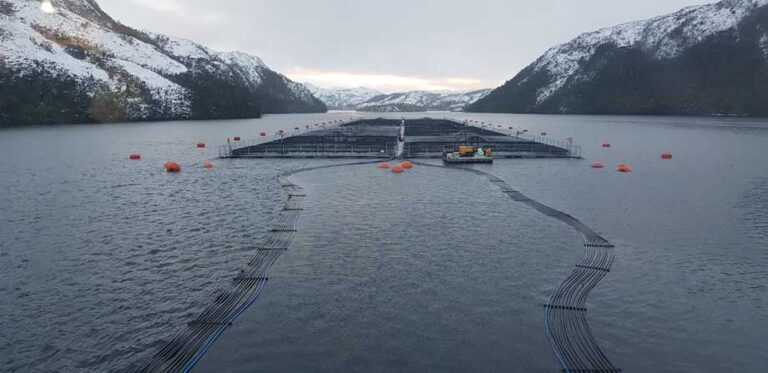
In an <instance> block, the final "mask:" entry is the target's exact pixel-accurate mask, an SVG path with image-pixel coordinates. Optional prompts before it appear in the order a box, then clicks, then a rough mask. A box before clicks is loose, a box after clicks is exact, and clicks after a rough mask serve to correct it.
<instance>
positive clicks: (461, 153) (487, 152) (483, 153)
mask: <svg viewBox="0 0 768 373" xmlns="http://www.w3.org/2000/svg"><path fill="white" fill-rule="evenodd" d="M457 148H458V149H452V150H450V151H449V150H445V151H443V162H444V163H447V164H463V163H493V149H492V148H491V147H490V146H486V147H480V146H477V147H475V146H472V145H459V146H458V147H457Z"/></svg>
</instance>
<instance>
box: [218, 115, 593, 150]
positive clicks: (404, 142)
mask: <svg viewBox="0 0 768 373" xmlns="http://www.w3.org/2000/svg"><path fill="white" fill-rule="evenodd" d="M295 128H300V127H295ZM297 131H299V130H297ZM503 131H504V130H496V129H490V128H486V127H485V124H480V123H476V122H473V121H464V122H458V121H454V120H451V119H433V118H423V119H400V120H397V119H382V118H379V119H363V120H357V121H353V122H348V123H342V124H330V125H324V127H323V128H320V129H312V128H311V127H310V128H307V130H306V131H304V132H294V133H293V134H292V135H287V134H286V133H285V132H278V133H277V134H276V135H275V136H274V137H273V138H262V139H258V140H253V141H250V142H246V143H235V144H228V145H226V146H224V147H221V148H220V149H219V154H220V157H222V158H440V157H442V155H443V153H444V152H445V151H447V150H450V151H453V150H454V149H455V148H456V147H457V146H459V145H474V146H475V147H483V148H491V149H492V150H493V154H494V157H495V158H497V159H498V158H579V157H580V156H581V148H579V147H578V146H576V145H573V144H572V143H571V142H570V141H558V140H552V139H548V138H544V137H533V136H527V135H525V134H524V133H522V132H514V133H513V131H512V130H509V131H508V132H507V133H505V132H503Z"/></svg>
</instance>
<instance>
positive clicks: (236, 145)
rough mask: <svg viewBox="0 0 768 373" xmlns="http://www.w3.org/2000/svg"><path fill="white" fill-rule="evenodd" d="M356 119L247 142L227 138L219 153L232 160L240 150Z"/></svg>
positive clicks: (317, 124)
mask: <svg viewBox="0 0 768 373" xmlns="http://www.w3.org/2000/svg"><path fill="white" fill-rule="evenodd" d="M355 120H356V119H351V118H350V119H346V120H338V121H334V122H325V123H322V124H320V123H314V124H311V125H304V126H301V127H298V129H296V128H295V127H294V129H293V130H292V131H278V132H275V133H272V134H267V135H266V136H260V137H257V138H255V139H247V140H241V141H234V140H232V139H229V138H227V144H225V145H220V146H219V147H218V153H219V158H230V157H233V156H234V153H235V152H236V151H238V150H240V149H245V148H250V147H255V146H259V145H263V144H267V143H271V142H275V141H280V140H284V139H287V138H289V137H294V136H299V135H303V134H306V133H309V132H312V131H317V130H320V129H329V128H337V127H341V126H343V125H345V124H348V123H351V122H353V121H355Z"/></svg>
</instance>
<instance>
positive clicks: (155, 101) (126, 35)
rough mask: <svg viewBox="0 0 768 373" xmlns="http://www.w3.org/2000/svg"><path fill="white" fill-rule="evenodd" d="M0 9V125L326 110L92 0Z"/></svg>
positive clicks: (10, 3)
mask: <svg viewBox="0 0 768 373" xmlns="http://www.w3.org/2000/svg"><path fill="white" fill-rule="evenodd" d="M54 5H55V7H56V11H55V12H54V13H45V12H42V11H41V9H40V1H38V0H0V41H2V43H1V44H0V92H1V93H0V95H2V96H0V109H1V110H0V125H2V124H26V123H73V122H93V121H122V120H161V119H186V118H239V117H253V116H259V115H260V114H262V113H269V112H308V111H313V112H316V111H324V110H325V106H324V105H323V104H322V103H321V102H319V101H318V100H317V99H315V98H314V97H313V96H312V94H311V93H310V92H309V91H308V90H307V89H306V88H304V87H303V86H302V85H300V84H296V83H294V82H291V81H290V80H288V79H287V78H285V77H284V76H282V75H280V74H278V73H275V72H274V71H272V70H270V69H269V68H268V67H267V66H266V65H265V64H264V63H263V62H262V61H261V60H260V59H258V58H256V57H253V56H249V55H246V54H243V53H221V52H217V51H214V50H211V49H208V48H205V47H203V46H201V45H198V44H196V43H193V42H191V41H187V40H183V39H176V38H172V37H169V36H164V35H160V34H155V33H151V32H140V31H137V30H134V29H131V28H129V27H126V26H124V25H122V24H119V23H117V22H115V21H114V20H113V19H112V18H111V17H109V15H107V14H106V13H104V12H103V11H102V10H101V9H100V8H99V6H98V4H97V3H96V2H95V1H94V0H57V1H55V2H54Z"/></svg>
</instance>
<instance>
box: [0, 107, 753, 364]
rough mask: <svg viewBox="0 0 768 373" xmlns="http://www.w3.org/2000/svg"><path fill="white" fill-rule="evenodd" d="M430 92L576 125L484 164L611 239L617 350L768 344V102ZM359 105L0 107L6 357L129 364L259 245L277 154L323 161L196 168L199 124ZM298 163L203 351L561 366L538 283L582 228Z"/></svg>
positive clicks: (254, 131)
mask: <svg viewBox="0 0 768 373" xmlns="http://www.w3.org/2000/svg"><path fill="white" fill-rule="evenodd" d="M435 115H437V116H440V117H442V116H446V115H449V116H454V117H457V118H465V117H467V118H476V119H479V120H489V121H494V122H496V123H499V124H503V125H504V127H506V126H509V125H513V126H515V127H519V128H528V129H529V130H530V131H531V132H532V133H538V132H542V131H546V132H548V133H549V135H550V136H551V137H555V138H566V137H573V138H574V140H575V142H576V143H577V144H580V145H582V146H583V147H584V151H583V155H584V158H585V160H500V161H497V162H496V163H495V164H494V165H492V166H482V167H483V169H485V170H487V171H490V172H491V173H493V174H495V175H497V176H500V177H502V178H504V179H506V180H507V181H508V182H509V183H510V184H511V185H513V186H514V187H516V188H517V189H519V190H521V191H522V192H524V193H526V194H527V195H529V196H531V197H534V198H536V199H538V200H539V201H541V202H543V203H546V204H549V205H550V206H552V207H555V208H558V209H561V210H563V211H566V212H569V213H570V214H572V215H574V216H576V217H578V218H579V219H581V220H582V221H583V222H585V223H586V224H588V225H590V226H591V227H592V228H594V229H595V230H597V231H599V232H601V233H602V234H603V235H605V236H606V237H607V238H609V239H610V240H611V241H612V242H614V243H615V244H616V245H617V248H616V254H617V260H616V263H615V264H614V268H613V271H612V272H611V273H610V274H609V275H608V276H607V277H606V278H605V279H604V280H603V282H601V283H600V285H599V286H598V287H597V288H596V289H595V291H594V292H593V293H592V294H591V296H590V298H589V302H588V304H589V307H590V313H589V319H590V323H591V326H592V328H593V331H594V333H595V334H596V337H597V339H598V341H599V342H600V344H601V346H602V347H603V349H604V350H605V352H606V353H607V354H608V356H609V357H611V358H612V360H614V361H615V363H616V364H617V365H618V366H620V367H621V368H623V369H624V370H625V371H633V372H646V371H659V372H700V371H712V372H719V371H762V370H763V369H764V368H765V366H768V349H766V348H765V342H766V337H765V335H766V330H768V166H767V165H766V163H765V160H766V151H768V121H760V120H736V119H699V118H696V119H691V118H638V117H589V116H519V115H470V114H445V113H439V114H435ZM350 116H360V115H359V114H325V115H281V116H268V117H266V118H264V119H259V120H243V121H216V122H171V123H140V124H120V125H87V126H55V127H35V128H18V129H2V130H0V188H2V190H3V193H2V194H0V297H1V298H2V302H0V314H2V315H3V317H2V318H0V370H2V371H11V372H16V371H18V372H27V371H65V372H69V371H125V370H131V369H136V368H137V367H140V366H141V365H142V363H143V362H145V361H147V359H148V358H150V357H151V355H152V354H154V353H155V351H156V350H157V349H158V348H159V347H160V346H162V345H163V343H164V342H165V341H167V340H168V339H169V338H170V337H171V336H172V335H173V334H174V333H175V332H176V331H177V330H179V328H180V327H181V326H182V325H183V324H184V322H186V321H188V320H190V319H192V318H194V316H196V315H197V314H198V313H199V312H200V310H201V309H202V308H203V307H204V306H205V305H206V304H207V303H208V302H209V301H210V300H211V299H212V294H213V293H214V292H215V291H216V290H217V289H219V288H221V287H226V286H227V284H228V279H229V278H230V277H231V276H232V275H233V274H235V273H236V272H237V270H238V268H240V267H241V266H243V265H244V264H245V263H246V262H247V261H248V259H249V258H250V257H251V256H252V255H253V253H252V252H251V251H249V250H248V249H247V247H248V246H250V245H253V244H258V242H259V241H260V239H261V237H262V235H263V234H264V233H265V231H266V230H267V228H268V226H269V223H270V221H271V218H272V217H273V216H274V215H275V213H276V211H277V210H278V209H279V208H280V206H281V203H282V199H283V198H284V197H283V196H282V195H281V191H280V188H278V187H277V183H276V181H275V175H276V174H278V173H280V172H282V171H284V170H288V169H292V168H299V167H306V166H310V165H317V164H324V163H332V162H331V161H322V160H295V161H274V160H231V161H214V162H215V163H216V165H217V168H216V169H214V170H203V169H201V168H199V167H198V166H197V165H199V164H200V163H201V162H203V161H205V160H208V159H212V158H215V157H216V155H217V152H216V149H215V148H214V147H212V146H209V147H208V148H205V149H197V148H195V147H194V144H195V143H196V142H197V141H205V142H206V143H208V144H209V145H217V144H221V143H223V142H224V140H225V138H226V137H228V136H235V135H239V136H242V137H243V138H255V137H257V136H258V134H259V132H261V131H264V130H268V131H275V130H277V129H290V128H293V126H294V125H304V124H312V123H316V122H323V121H327V120H332V119H338V118H346V117H350ZM408 116H411V117H422V116H424V114H412V115H411V114H408ZM392 117H399V115H393V116H392ZM605 141H609V142H611V143H612V144H613V148H611V149H609V150H606V149H603V148H601V147H600V144H602V143H603V142H605ZM665 151H671V152H673V153H674V159H673V160H671V161H662V160H660V159H659V154H660V153H662V152H665ZM133 152H140V153H142V156H143V159H142V160H141V161H138V162H131V161H128V160H127V156H128V154H130V153H133ZM169 159H173V160H177V161H179V162H180V163H182V165H183V166H184V171H183V172H182V173H181V174H178V175H169V174H166V173H165V172H164V170H163V169H162V164H163V163H164V162H165V161H166V160H169ZM592 161H602V162H604V163H605V164H606V165H607V168H606V169H604V170H593V169H591V168H589V163H591V162H592ZM621 162H626V163H629V164H630V165H631V166H632V168H633V171H634V172H633V173H631V174H620V173H618V172H615V171H614V167H613V166H614V165H615V164H618V163H621ZM478 167H480V166H478ZM293 179H294V181H295V182H297V183H300V184H301V185H303V186H304V187H305V189H306V190H307V192H308V195H309V197H308V199H307V202H306V206H305V208H306V210H305V211H304V213H303V215H302V217H301V219H300V222H299V224H300V226H299V234H298V236H297V238H296V240H295V241H294V245H293V247H292V249H291V251H289V252H288V254H287V255H285V256H283V257H281V259H280V260H279V261H278V263H277V264H276V266H275V267H274V268H273V270H272V272H271V277H270V281H269V284H268V286H267V287H266V289H265V290H264V292H263V293H262V296H261V297H260V298H259V300H258V302H257V303H256V304H255V305H254V306H253V307H251V308H250V309H249V311H248V312H246V313H245V314H244V315H243V316H242V318H241V319H239V321H238V322H237V323H235V325H234V326H233V328H231V329H230V330H228V331H227V332H226V333H225V334H224V336H223V338H222V339H221V340H220V341H219V343H218V344H217V345H216V346H215V347H214V349H212V350H211V351H210V352H209V354H208V355H207V356H206V358H205V359H204V360H203V362H202V363H201V364H200V365H199V366H198V369H197V370H198V371H202V372H208V371H211V372H214V371H234V372H237V371H242V372H247V371H265V372H273V371H321V372H330V371H409V372H415V371H425V370H432V371H501V370H504V371H509V370H517V371H558V370H559V367H558V366H557V365H556V362H555V360H554V357H553V355H552V353H551V352H550V350H549V347H548V344H547V341H546V338H545V336H544V327H543V309H542V307H541V304H542V303H544V302H545V301H546V300H547V298H548V296H549V294H550V293H551V291H552V290H553V289H554V287H555V286H556V285H557V283H558V282H559V281H560V279H562V278H563V277H564V276H565V275H566V274H567V273H568V272H569V271H570V270H571V269H572V266H573V265H574V264H575V263H576V262H577V261H578V260H579V258H580V257H581V255H582V251H581V246H580V244H579V243H580V241H579V236H578V235H577V234H576V233H575V232H573V231H572V230H571V229H570V228H569V227H567V226H565V225H563V224H560V223H558V222H557V221H555V220H552V219H549V218H547V217H545V216H543V215H541V214H539V213H537V212H535V211H532V210H531V209H528V208H526V207H525V206H524V205H521V204H517V203H515V202H514V201H512V200H510V199H508V198H507V197H505V196H504V195H502V194H501V193H500V192H498V190H497V189H495V188H494V187H492V186H491V185H489V184H488V183H487V182H486V181H484V179H481V178H479V177H477V176H475V175H472V174H469V173H463V172H459V171H455V170H446V169H432V168H424V167H418V166H417V167H416V168H415V169H413V170H412V171H410V172H408V173H406V174H403V175H393V174H391V173H388V172H381V171H380V170H378V169H376V168H375V167H374V166H354V167H346V168H336V169H328V170H322V171H313V172H307V173H303V174H299V175H296V176H294V177H293Z"/></svg>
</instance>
